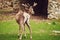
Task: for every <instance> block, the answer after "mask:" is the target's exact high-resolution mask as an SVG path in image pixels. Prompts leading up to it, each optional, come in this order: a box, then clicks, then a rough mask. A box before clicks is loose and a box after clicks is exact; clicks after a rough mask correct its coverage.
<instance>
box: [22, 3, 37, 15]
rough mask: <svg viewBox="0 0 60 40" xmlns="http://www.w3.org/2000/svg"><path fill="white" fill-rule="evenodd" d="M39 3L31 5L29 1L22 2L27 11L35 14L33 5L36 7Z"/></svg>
mask: <svg viewBox="0 0 60 40" xmlns="http://www.w3.org/2000/svg"><path fill="white" fill-rule="evenodd" d="M36 5H37V3H35V2H34V4H33V5H32V6H30V4H29V3H27V4H22V6H24V7H25V11H27V12H29V13H31V14H34V10H33V7H35V6H36Z"/></svg>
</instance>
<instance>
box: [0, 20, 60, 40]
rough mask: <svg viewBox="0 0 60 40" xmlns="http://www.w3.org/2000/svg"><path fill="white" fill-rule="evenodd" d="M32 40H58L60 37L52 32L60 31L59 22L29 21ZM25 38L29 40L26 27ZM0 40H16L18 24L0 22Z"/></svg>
mask: <svg viewBox="0 0 60 40" xmlns="http://www.w3.org/2000/svg"><path fill="white" fill-rule="evenodd" d="M48 23H50V24H48ZM30 24H31V28H32V36H33V40H60V35H59V34H57V35H54V34H53V33H52V31H53V30H58V31H60V22H59V21H56V20H51V21H49V22H46V21H41V22H35V21H33V20H30ZM26 31H27V38H26V39H25V38H23V40H29V35H30V34H29V30H28V28H27V27H26ZM0 40H18V24H17V23H16V21H15V20H10V21H0Z"/></svg>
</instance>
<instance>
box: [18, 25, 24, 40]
mask: <svg viewBox="0 0 60 40" xmlns="http://www.w3.org/2000/svg"><path fill="white" fill-rule="evenodd" d="M19 34H20V37H19V39H20V40H22V36H23V34H24V24H20V26H19Z"/></svg>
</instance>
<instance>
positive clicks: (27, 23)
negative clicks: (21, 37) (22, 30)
mask: <svg viewBox="0 0 60 40" xmlns="http://www.w3.org/2000/svg"><path fill="white" fill-rule="evenodd" d="M26 25H27V26H28V28H29V31H30V40H32V29H31V27H30V24H29V19H28V20H27V21H26Z"/></svg>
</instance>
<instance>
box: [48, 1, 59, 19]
mask: <svg viewBox="0 0 60 40" xmlns="http://www.w3.org/2000/svg"><path fill="white" fill-rule="evenodd" d="M48 14H49V15H48V18H49V19H53V18H54V19H60V3H59V2H58V1H57V0H49V5H48Z"/></svg>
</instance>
